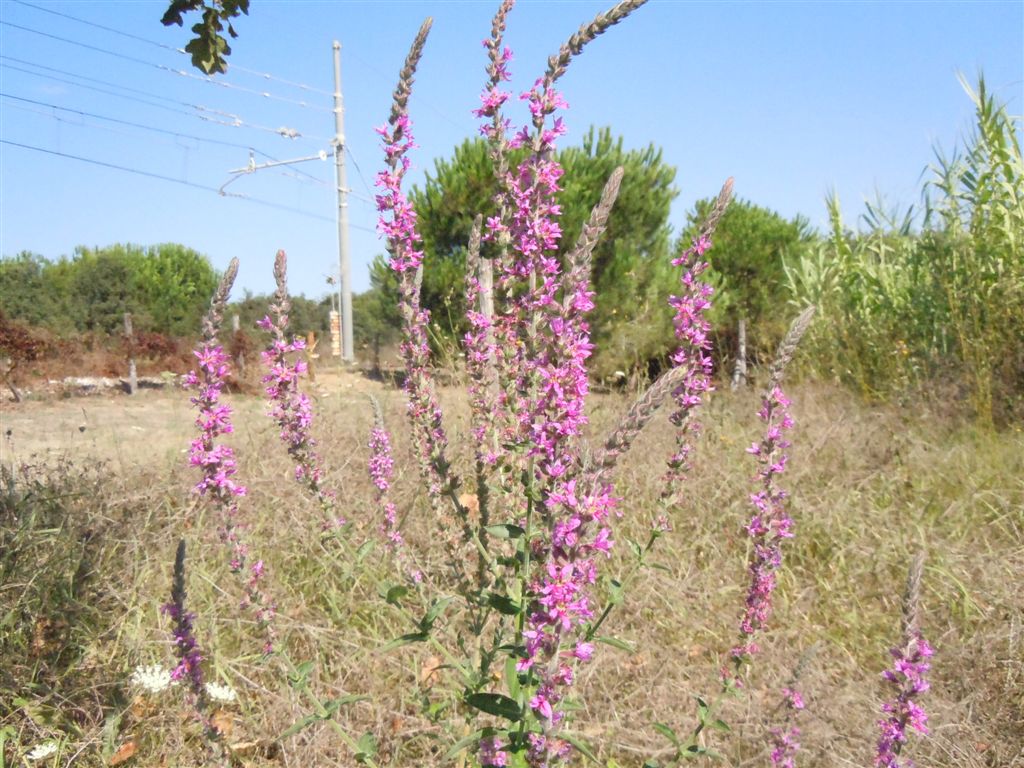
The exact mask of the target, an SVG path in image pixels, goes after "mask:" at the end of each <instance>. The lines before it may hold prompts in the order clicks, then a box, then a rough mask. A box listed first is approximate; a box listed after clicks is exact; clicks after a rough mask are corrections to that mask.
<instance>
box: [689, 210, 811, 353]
mask: <svg viewBox="0 0 1024 768" xmlns="http://www.w3.org/2000/svg"><path fill="white" fill-rule="evenodd" d="M714 203H715V200H714V198H708V199H705V200H700V201H698V202H697V204H696V205H695V206H694V210H693V211H691V212H690V214H689V215H688V217H687V226H686V229H685V230H684V231H683V234H682V238H683V242H684V243H689V242H690V241H691V240H692V239H693V238H694V237H695V236H696V235H697V232H698V231H699V229H700V226H701V223H702V222H703V221H704V220H705V218H706V217H707V215H708V213H709V212H710V211H711V209H712V207H713V206H714ZM713 242H714V247H713V248H712V249H711V250H710V251H709V252H708V259H709V261H710V263H711V268H712V271H711V274H712V275H713V277H714V283H715V301H714V311H713V314H712V322H713V325H714V327H715V328H716V329H718V336H719V339H720V343H721V344H724V345H728V346H731V341H732V338H733V333H734V332H735V329H736V326H737V323H738V322H739V320H740V318H744V319H745V320H746V321H747V329H748V330H747V334H748V346H749V347H750V350H751V354H752V355H753V356H754V357H755V358H759V357H760V358H764V357H768V356H770V355H771V353H772V352H774V350H775V347H776V346H777V345H778V343H779V341H780V340H781V338H782V336H783V335H785V332H786V328H787V326H788V323H789V318H790V316H791V315H792V310H791V309H789V308H788V307H787V303H788V299H789V294H788V292H787V287H786V280H785V271H784V268H783V262H784V261H785V260H792V259H799V258H801V257H802V256H804V255H805V254H806V253H809V252H810V251H811V250H813V244H814V233H813V230H812V229H811V228H810V225H809V223H808V221H807V220H806V219H805V218H803V217H802V216H797V217H796V218H794V219H791V220H787V219H785V218H783V217H782V216H780V215H779V214H778V213H776V212H775V211H772V210H770V209H768V208H764V207H761V206H759V205H755V204H753V203H751V202H747V201H744V200H734V201H733V202H732V203H730V205H729V207H728V208H727V209H726V211H725V215H724V216H722V219H721V221H720V222H719V224H718V228H717V229H716V230H715V235H714V238H713Z"/></svg>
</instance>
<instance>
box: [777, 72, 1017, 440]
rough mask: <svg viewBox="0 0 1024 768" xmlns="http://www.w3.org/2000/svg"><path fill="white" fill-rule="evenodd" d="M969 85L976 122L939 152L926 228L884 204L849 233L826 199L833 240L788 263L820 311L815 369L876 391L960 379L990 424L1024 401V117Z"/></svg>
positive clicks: (802, 295) (811, 342)
mask: <svg viewBox="0 0 1024 768" xmlns="http://www.w3.org/2000/svg"><path fill="white" fill-rule="evenodd" d="M964 87H965V90H966V91H967V93H968V95H969V96H970V97H971V99H972V101H973V102H974V105H975V114H976V121H977V122H976V129H975V131H974V133H973V134H972V135H970V136H969V137H968V138H967V140H966V146H965V147H964V149H963V150H962V152H960V151H958V152H956V153H954V154H953V156H952V157H951V158H946V157H945V156H944V155H942V154H941V153H937V154H938V164H937V165H936V166H934V167H933V168H932V169H931V170H932V179H931V180H930V181H929V182H928V184H927V186H926V188H925V190H924V192H925V202H926V209H925V215H924V220H923V227H922V230H921V231H920V232H919V233H914V232H913V231H912V222H913V212H912V211H911V210H908V211H907V212H906V213H905V214H903V215H902V216H900V215H898V214H891V213H885V212H883V210H882V207H881V206H877V205H876V206H868V210H867V213H866V214H865V215H864V216H863V217H862V221H863V223H864V224H865V225H866V229H865V230H863V231H859V232H851V231H849V230H848V229H846V227H845V225H844V224H843V220H842V215H841V212H840V207H839V201H838V200H837V199H836V198H835V197H834V196H833V197H830V198H829V200H828V209H829V217H830V220H831V232H830V234H829V237H828V240H827V242H825V243H824V244H822V245H821V246H819V248H818V249H817V250H813V251H811V252H808V253H804V254H802V255H801V256H799V257H798V258H796V259H793V260H790V261H788V262H787V279H788V284H789V287H790V290H791V291H792V295H793V300H794V302H795V303H797V304H800V305H803V304H808V303H813V304H815V305H817V306H818V308H819V318H818V321H817V322H816V324H815V326H814V327H813V328H812V332H811V336H810V338H809V339H807V340H805V345H806V346H807V349H808V350H809V352H810V356H809V359H810V360H811V364H812V366H813V367H814V368H816V369H817V370H819V371H820V372H828V373H831V374H833V375H835V376H836V377H838V378H839V379H840V380H842V381H844V382H846V383H848V384H852V385H854V386H856V387H857V388H859V389H860V390H861V391H862V392H864V393H865V394H868V395H874V396H883V395H886V394H890V393H892V392H893V391H898V390H901V389H905V388H907V387H908V386H912V387H920V386H921V385H923V384H924V383H926V382H933V381H934V380H935V379H936V377H938V376H940V375H941V376H952V377H953V378H954V380H962V381H964V382H966V384H967V385H968V388H969V391H970V397H971V401H972V406H973V409H974V412H975V414H976V416H977V417H978V419H979V420H980V421H981V422H983V423H988V422H991V421H993V420H1000V421H1005V420H1008V419H1009V418H1010V417H1011V415H1012V414H1013V413H1014V412H1016V411H1019V409H1020V408H1021V406H1022V404H1024V334H1022V333H1021V328H1024V250H1022V248H1021V243H1022V242H1024V183H1022V180H1024V161H1022V156H1021V150H1020V141H1019V130H1020V124H1019V120H1015V119H1014V118H1011V117H1010V116H1009V115H1008V114H1007V112H1006V109H1005V107H1004V106H1002V105H1000V104H997V103H996V102H995V100H994V98H993V97H992V96H991V95H990V94H988V93H987V91H986V89H985V83H984V80H983V79H982V80H980V82H979V86H978V89H977V91H975V90H974V89H972V88H970V87H969V86H968V85H967V84H966V83H965V84H964ZM933 195H934V196H935V197H934V199H933V197H932V196H933Z"/></svg>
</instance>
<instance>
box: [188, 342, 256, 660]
mask: <svg viewBox="0 0 1024 768" xmlns="http://www.w3.org/2000/svg"><path fill="white" fill-rule="evenodd" d="M194 354H195V357H196V360H197V363H198V366H197V369H196V370H192V371H189V372H188V374H187V375H186V376H185V380H184V385H185V387H186V388H188V389H195V390H198V392H197V394H195V395H193V396H192V397H191V398H190V402H191V403H192V405H194V406H195V407H196V408H198V409H199V413H198V415H197V416H196V420H195V424H196V426H197V427H198V428H199V437H197V438H195V439H194V440H193V441H192V445H191V450H190V451H189V463H190V464H191V465H192V466H194V467H197V468H199V470H200V472H201V473H202V479H201V480H200V481H199V483H197V484H196V492H197V493H199V494H200V495H201V496H208V497H210V498H211V499H212V501H213V503H214V506H215V507H216V508H217V509H218V510H219V511H220V513H221V520H220V527H219V530H218V533H219V535H220V538H221V540H222V541H223V542H224V543H226V544H227V545H229V546H230V548H231V559H230V567H231V570H232V572H234V573H237V574H239V575H242V574H243V573H244V572H245V571H246V569H247V561H248V559H249V548H248V546H247V545H246V544H245V542H244V541H243V540H242V537H241V535H240V531H239V522H238V498H239V497H241V496H244V495H245V493H246V489H245V486H243V485H241V484H239V483H237V482H235V480H234V479H233V478H234V475H235V473H236V472H237V463H236V462H235V455H234V451H233V450H232V449H231V447H230V446H228V445H224V444H223V443H218V442H217V440H218V438H220V437H221V436H223V435H227V434H230V433H231V432H233V431H234V427H233V426H232V424H231V408H230V407H228V406H227V405H225V404H223V403H221V402H220V396H221V393H222V391H223V389H224V385H225V383H226V382H227V378H228V374H229V372H230V368H229V366H228V360H229V358H228V355H227V354H226V353H225V352H224V349H223V348H222V347H221V346H219V345H211V344H204V345H203V346H201V347H200V348H199V349H198V350H196V351H195V353H194ZM263 574H264V566H263V561H262V560H259V561H257V562H254V563H252V564H251V565H248V574H247V575H246V576H245V590H246V599H245V600H244V601H243V603H242V605H243V607H250V606H251V607H252V609H253V612H254V614H255V618H256V621H257V623H259V624H260V625H261V626H262V627H264V628H265V629H266V630H267V632H268V640H267V642H266V645H265V651H266V652H267V653H269V652H270V651H271V650H272V645H273V643H272V641H271V640H270V639H269V637H270V626H269V624H270V620H271V619H272V618H273V615H274V606H273V603H272V602H271V601H270V600H269V599H268V598H267V596H266V595H265V594H264V593H263V591H262V589H261V588H260V584H259V582H260V581H261V579H262V578H263Z"/></svg>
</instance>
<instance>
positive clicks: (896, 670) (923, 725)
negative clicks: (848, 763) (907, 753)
mask: <svg viewBox="0 0 1024 768" xmlns="http://www.w3.org/2000/svg"><path fill="white" fill-rule="evenodd" d="M891 653H892V656H893V659H894V661H893V665H892V668H891V669H888V670H886V671H885V672H884V673H883V675H882V676H883V677H884V678H885V680H886V681H888V682H889V683H890V684H891V685H892V687H893V688H895V690H896V698H895V699H894V700H893V701H889V702H886V703H885V704H883V705H882V712H883V713H884V714H885V717H884V718H883V719H882V720H879V721H878V726H879V728H880V729H881V736H880V737H879V739H878V751H877V753H876V755H875V765H876V766H878V768H912V766H913V762H911V761H910V760H906V759H904V760H901V759H900V751H901V750H902V749H903V745H904V744H906V742H907V735H908V733H907V728H908V726H909V727H910V728H911V729H913V730H915V731H917V732H918V733H920V734H922V735H927V734H928V715H927V714H926V713H925V711H924V709H922V708H921V705H920V704H918V703H917V697H918V696H920V695H921V694H922V693H924V692H925V691H927V690H928V688H929V683H928V680H927V678H926V675H927V673H928V670H929V669H931V664H930V663H929V662H928V659H929V658H931V656H932V653H933V651H932V648H931V646H930V645H928V643H927V642H926V641H925V639H924V638H923V637H922V636H921V633H920V632H913V633H912V634H911V636H910V638H909V640H908V642H907V644H906V646H905V647H903V648H893V649H892V651H891Z"/></svg>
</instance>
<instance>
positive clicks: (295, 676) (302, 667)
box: [288, 661, 313, 691]
mask: <svg viewBox="0 0 1024 768" xmlns="http://www.w3.org/2000/svg"><path fill="white" fill-rule="evenodd" d="M312 671H313V662H312V661H304V662H302V663H301V664H299V665H298V666H297V667H295V671H294V672H292V673H290V674H289V675H288V684H289V685H291V687H292V688H293V689H294V690H296V691H301V690H302V689H303V688H305V687H306V686H307V685H309V675H310V673H311V672H312Z"/></svg>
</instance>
